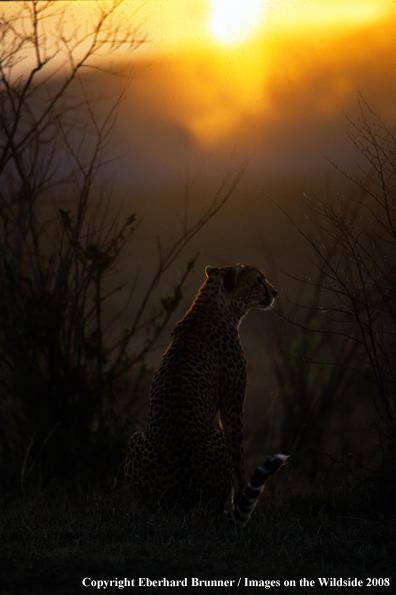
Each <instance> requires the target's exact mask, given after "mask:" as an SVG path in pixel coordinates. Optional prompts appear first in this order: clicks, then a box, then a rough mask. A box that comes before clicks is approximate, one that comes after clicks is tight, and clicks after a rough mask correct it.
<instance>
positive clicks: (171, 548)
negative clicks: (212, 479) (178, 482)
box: [0, 487, 396, 595]
mask: <svg viewBox="0 0 396 595" xmlns="http://www.w3.org/2000/svg"><path fill="white" fill-rule="evenodd" d="M395 537H396V518H395V514H394V511H393V512H392V511H390V512H387V513H386V512H384V511H381V510H380V509H379V508H378V506H376V505H375V504H374V503H373V502H372V501H371V494H370V492H369V491H368V490H367V489H365V490H360V491H359V492H353V491H352V490H345V491H338V490H336V489H334V488H331V489H327V490H323V489H318V490H317V491H316V492H315V493H311V494H295V493H293V492H291V491H288V492H284V493H278V492H272V493H271V492H268V493H266V494H264V495H263V497H262V498H261V501H260V503H259V505H258V507H257V509H256V510H255V512H254V515H253V517H252V519H251V521H250V522H249V524H248V525H247V526H246V528H245V529H244V530H241V529H236V528H235V527H234V526H233V525H231V524H230V523H229V521H227V520H226V519H225V518H222V519H219V520H217V521H213V520H210V519H208V518H207V517H206V516H205V514H204V512H203V511H195V512H192V513H190V514H189V515H185V516H180V517H178V516H176V515H174V516H166V515H165V514H163V513H162V511H160V510H157V511H155V512H148V511H145V510H141V509H140V508H139V507H138V506H136V504H134V503H133V502H132V501H131V498H130V496H129V493H128V492H127V490H126V488H124V487H122V488H118V490H117V491H116V492H114V493H112V494H110V495H107V496H103V495H99V494H97V495H95V496H90V497H89V498H86V497H85V498H84V499H83V498H80V499H79V498H68V497H67V496H66V494H65V493H62V492H59V493H58V494H57V496H51V497H50V496H49V494H42V495H40V496H38V497H36V498H28V499H25V500H24V501H23V500H19V499H11V498H8V499H6V500H5V501H3V503H2V507H1V513H0V553H1V558H0V560H1V561H0V577H1V583H0V592H1V593H2V595H11V594H21V595H24V594H25V593H26V594H28V593H29V595H35V594H41V593H43V594H45V593H51V594H53V593H56V594H59V595H66V594H73V593H86V592H93V591H98V589H97V586H98V585H97V584H96V586H95V584H94V583H91V587H90V588H89V589H87V588H85V587H84V586H83V584H82V581H83V579H84V578H85V577H89V578H90V579H91V580H92V581H104V580H110V579H113V580H115V579H118V580H119V581H120V580H121V579H124V578H128V579H129V580H130V581H132V579H134V580H135V587H136V585H137V583H138V579H139V578H149V579H150V580H151V581H154V580H159V579H164V578H166V579H168V581H171V580H174V581H176V580H181V579H184V578H187V579H188V580H187V583H188V587H183V586H179V587H172V586H169V585H162V586H156V587H155V593H166V592H172V593H174V592H175V591H178V590H179V591H180V590H181V589H183V590H184V591H193V592H197V590H196V587H192V586H191V578H192V577H195V578H197V579H199V580H206V581H213V580H215V581H224V580H226V579H228V580H231V581H232V580H234V581H235V583H234V584H232V583H231V585H230V586H228V587H227V592H228V593H229V592H231V593H232V592H234V591H235V592H237V591H238V592H240V591H241V586H240V587H238V586H237V583H238V581H239V579H240V578H242V583H241V584H242V585H243V586H245V588H247V589H248V591H249V593H251V592H259V591H260V592H263V590H264V591H266V590H276V592H277V593H283V592H285V593H286V592H288V593H290V592H299V593H328V592H330V593H335V592H337V589H334V588H333V587H320V586H319V584H318V578H319V577H321V578H327V577H334V578H338V577H342V578H344V579H347V578H348V577H350V578H355V577H356V578H358V579H359V580H362V581H363V585H366V579H367V578H375V579H385V578H389V579H390V582H391V585H393V589H394V585H395V584H396V568H395V559H396V546H395V542H396V540H395ZM245 578H246V579H249V580H250V581H253V582H251V583H250V585H249V586H246V585H245V582H244V581H245ZM304 578H305V579H309V580H314V581H315V585H314V586H300V581H301V580H302V579H304ZM285 580H294V581H296V586H295V587H288V588H287V587H285V586H284V581H285ZM254 581H256V582H254ZM259 581H279V586H276V585H277V583H272V587H270V588H268V583H267V587H266V586H265V582H261V583H260V582H259ZM116 584H117V583H116ZM118 585H120V583H118ZM270 585H271V583H270ZM203 586H206V585H203ZM146 588H147V587H146ZM152 588H154V586H152ZM217 588H220V585H219V586H218V587H217ZM103 589H104V585H103V586H102V589H101V590H103ZM377 589H378V587H377ZM125 590H126V591H128V587H125ZM108 591H110V592H120V591H122V589H121V588H119V587H118V588H117V586H114V585H113V587H107V588H106V592H108ZM209 591H210V590H209ZM209 591H208V592H209ZM352 592H359V593H365V592H370V593H372V592H389V593H391V592H392V587H390V588H386V587H385V586H383V587H382V588H381V589H379V590H376V589H375V588H368V587H367V588H366V587H365V586H364V587H363V588H362V587H360V588H359V587H343V588H342V593H352Z"/></svg>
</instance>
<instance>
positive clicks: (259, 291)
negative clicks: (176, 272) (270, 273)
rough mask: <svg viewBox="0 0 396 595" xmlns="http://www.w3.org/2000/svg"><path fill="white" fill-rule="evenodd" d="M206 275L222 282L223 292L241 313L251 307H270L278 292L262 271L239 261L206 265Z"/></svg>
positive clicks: (263, 308) (265, 308)
mask: <svg viewBox="0 0 396 595" xmlns="http://www.w3.org/2000/svg"><path fill="white" fill-rule="evenodd" d="M206 275H207V277H208V278H209V279H210V278H212V277H213V278H216V279H217V280H218V281H219V282H220V283H222V288H223V290H224V293H225V294H226V295H227V296H228V297H229V298H230V300H231V301H232V302H233V303H234V305H235V307H237V308H238V309H239V310H240V311H241V312H242V311H243V314H245V313H246V312H248V311H249V310H250V309H251V308H259V309H260V310H267V309H268V308H271V306H272V305H273V303H274V301H275V298H276V296H277V294H278V292H277V291H276V289H275V287H273V286H272V285H271V284H270V283H269V282H268V281H267V278H266V276H265V273H264V272H263V271H260V270H259V269H257V268H255V267H252V266H245V265H243V264H241V263H238V264H237V265H235V266H228V267H221V268H215V267H211V266H208V267H206Z"/></svg>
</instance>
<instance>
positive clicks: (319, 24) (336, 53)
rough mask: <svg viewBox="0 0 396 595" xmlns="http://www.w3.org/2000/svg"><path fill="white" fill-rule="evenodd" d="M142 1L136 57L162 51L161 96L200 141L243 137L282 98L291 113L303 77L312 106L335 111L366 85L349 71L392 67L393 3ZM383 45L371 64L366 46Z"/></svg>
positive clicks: (372, 51)
mask: <svg viewBox="0 0 396 595" xmlns="http://www.w3.org/2000/svg"><path fill="white" fill-rule="evenodd" d="M138 4H139V3H137V2H134V1H133V0H126V2H125V3H124V5H123V7H122V10H123V11H124V13H125V15H127V14H128V11H131V10H135V11H136V8H137V5H138ZM140 6H141V8H140V9H139V10H138V12H135V13H134V14H135V17H134V18H135V19H137V20H138V21H140V22H141V23H142V28H143V30H145V31H146V32H147V34H148V43H147V44H146V45H145V47H144V48H142V49H141V50H139V52H138V53H137V57H139V56H140V57H144V56H147V55H149V56H152V57H153V59H156V60H160V61H166V65H165V63H164V62H162V64H163V65H162V66H161V67H160V68H166V70H167V76H166V77H162V76H161V74H160V73H159V77H160V80H161V83H160V84H161V87H162V89H163V101H164V102H169V111H171V110H172V106H173V109H174V110H175V112H176V113H177V117H178V118H179V120H180V121H181V122H182V124H183V126H184V127H185V128H186V129H187V130H188V131H189V132H190V133H191V134H193V136H194V137H195V138H196V139H197V140H198V141H199V142H200V143H201V144H203V145H205V146H207V147H210V146H214V145H216V144H218V143H219V142H228V140H229V139H230V138H236V137H238V139H241V133H242V131H243V129H244V127H246V125H251V123H252V121H254V120H255V119H256V120H257V119H258V120H260V121H261V122H262V121H263V118H265V117H267V118H274V117H276V118H277V119H278V120H279V121H281V118H282V115H281V114H280V113H279V111H278V110H280V109H284V104H286V106H289V113H288V114H287V115H286V118H285V119H286V121H289V117H290V113H292V111H293V108H294V105H293V103H294V104H295V102H296V101H297V102H298V101H302V98H301V94H302V93H304V85H305V92H306V93H307V94H312V86H314V94H315V97H316V101H315V102H314V104H315V106H314V114H316V112H319V113H320V114H322V116H323V117H324V118H328V117H329V116H331V115H333V114H334V113H335V112H336V111H340V112H342V110H343V109H344V106H345V101H346V100H348V98H349V97H350V96H352V95H353V96H354V100H355V101H356V97H357V93H358V92H359V91H362V92H364V91H365V88H364V85H363V87H359V85H361V83H360V81H356V80H354V78H356V77H355V73H359V76H360V74H361V73H362V71H364V69H365V68H367V71H369V70H370V69H371V68H373V67H374V68H375V69H376V70H381V69H383V70H384V72H385V71H387V70H388V69H389V67H391V63H390V62H389V60H390V59H391V55H392V53H393V49H392V48H394V41H393V37H394V34H393V33H392V27H393V25H394V24H395V17H396V3H392V2H389V1H388V0H202V1H201V2H196V1H195V0H173V1H172V0H152V1H151V2H148V3H146V4H144V5H140ZM389 19H391V21H390V22H391V25H389ZM387 23H388V24H387ZM393 31H394V30H393ZM382 46H383V49H384V48H385V49H384V53H385V60H384V59H383V57H382V54H381V57H380V62H379V63H376V64H375V65H374V64H372V57H371V56H375V55H377V54H378V52H380V53H381V47H382ZM388 47H389V50H388ZM387 56H388V57H387ZM354 71H355V72H354ZM324 72H327V78H326V75H325V76H323V73H324ZM315 77H317V84H316V85H315V80H314V79H315ZM328 77H330V78H328ZM358 78H359V77H358ZM288 94H290V97H288ZM294 100H295V101H294ZM306 103H307V105H310V104H311V103H312V97H310V98H308V97H307V98H306ZM389 104H390V107H389V110H391V109H393V107H392V106H393V105H394V102H393V100H391V99H389ZM385 107H386V106H385ZM310 109H312V108H310ZM386 109H388V107H386ZM170 117H171V118H172V116H170ZM295 117H296V118H297V117H301V116H300V115H299V114H296V115H295ZM253 137H254V134H253Z"/></svg>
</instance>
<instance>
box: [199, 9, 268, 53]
mask: <svg viewBox="0 0 396 595" xmlns="http://www.w3.org/2000/svg"><path fill="white" fill-rule="evenodd" d="M265 6H266V0H211V13H210V21H209V29H210V32H211V34H212V36H213V37H214V38H215V39H216V40H217V41H218V42H221V43H225V44H229V45H235V44H237V43H241V42H243V41H246V40H247V39H249V37H250V36H251V35H252V34H253V33H254V32H255V31H256V30H257V28H258V26H259V25H260V22H261V19H262V17H263V14H264V10H265Z"/></svg>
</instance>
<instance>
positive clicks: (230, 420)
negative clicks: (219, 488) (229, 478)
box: [220, 405, 246, 503]
mask: <svg viewBox="0 0 396 595" xmlns="http://www.w3.org/2000/svg"><path fill="white" fill-rule="evenodd" d="M242 414H243V405H242V406H241V407H236V406H233V407H226V408H224V409H223V410H222V411H221V412H220V424H221V427H222V429H223V431H224V434H225V437H226V441H227V447H228V449H229V452H230V454H231V458H232V466H233V486H234V490H233V500H234V503H237V502H238V501H239V499H240V498H241V497H242V494H243V493H244V490H245V487H246V476H245V461H244V457H243V420H242Z"/></svg>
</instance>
